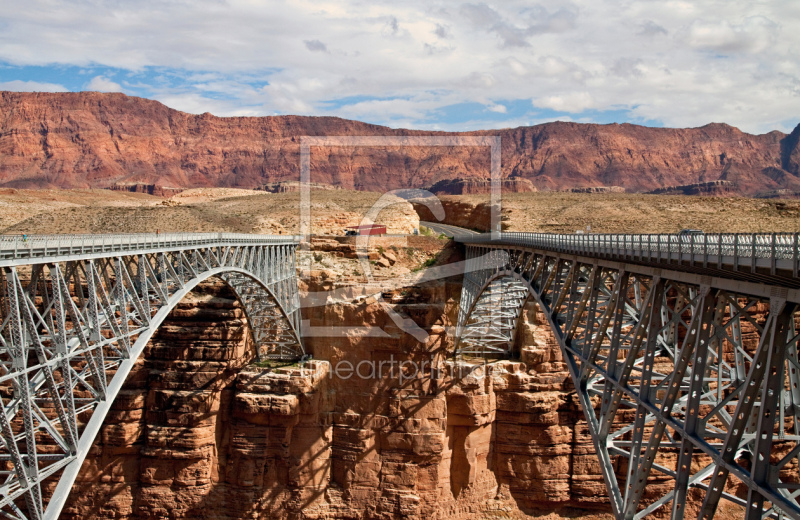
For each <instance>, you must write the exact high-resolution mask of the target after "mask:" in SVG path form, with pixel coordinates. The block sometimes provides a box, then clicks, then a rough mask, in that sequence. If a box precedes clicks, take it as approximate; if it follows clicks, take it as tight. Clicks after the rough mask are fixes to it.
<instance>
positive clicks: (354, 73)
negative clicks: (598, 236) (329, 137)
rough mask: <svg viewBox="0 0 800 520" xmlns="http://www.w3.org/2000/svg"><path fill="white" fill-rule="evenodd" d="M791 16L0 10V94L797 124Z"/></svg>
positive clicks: (476, 123)
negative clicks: (81, 94)
mask: <svg viewBox="0 0 800 520" xmlns="http://www.w3.org/2000/svg"><path fill="white" fill-rule="evenodd" d="M798 48H800V2H795V1H788V0H784V1H762V2H758V3H754V2H749V1H747V2H745V1H738V0H733V1H730V0H726V1H710V0H709V1H702V2H684V1H672V0H667V1H662V0H659V1H654V0H614V1H611V0H608V1H604V0H574V1H571V2H569V1H568V2H559V3H554V2H548V3H542V4H536V3H531V2H529V1H528V2H523V1H517V0H506V1H504V2H494V3H492V2H460V1H436V0H432V1H431V0H427V1H425V0H408V1H407V2H389V1H382V0H373V1H361V0H341V1H325V0H322V1H319V0H316V1H312V0H294V1H291V2H289V1H257V0H196V1H193V2H185V1H181V0H167V1H161V0H159V1H156V0H140V1H137V2H128V1H124V0H116V1H107V2H102V1H99V0H69V1H63V2H52V1H49V0H24V1H23V0H6V2H4V9H3V12H2V13H0V90H20V91H53V92H57V91H81V90H96V91H104V92H124V93H126V94H130V95H135V96H141V97H146V98H151V99H156V100H159V101H161V102H163V103H165V104H166V105H168V106H170V107H173V108H176V109H179V110H184V111H187V112H192V113H203V112H211V113H212V114H215V115H219V116H240V115H247V116H257V115H273V114H302V115H328V116H339V117H345V118H350V119H358V120H362V121H367V122H370V123H376V124H384V125H388V126H392V127H407V128H420V129H432V130H435V129H441V130H474V129H481V128H500V127H514V126H521V125H531V124H538V123H543V122H547V121H554V120H562V121H578V122H595V123H613V122H617V123H623V122H630V123H637V124H645V125H649V126H673V127H688V126H701V125H704V124H707V123H710V122H726V123H729V124H731V125H734V126H737V127H739V128H741V129H743V130H745V131H748V132H752V133H763V132H768V131H770V130H775V129H777V130H782V131H789V130H791V129H792V128H794V126H795V125H796V124H798V123H800V59H799V58H798V55H797V51H796V49H798Z"/></svg>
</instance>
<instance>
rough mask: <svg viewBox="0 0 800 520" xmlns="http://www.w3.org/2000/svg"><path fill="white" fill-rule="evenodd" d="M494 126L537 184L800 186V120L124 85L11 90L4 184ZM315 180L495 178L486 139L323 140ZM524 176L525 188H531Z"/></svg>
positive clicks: (267, 172) (0, 145)
mask: <svg viewBox="0 0 800 520" xmlns="http://www.w3.org/2000/svg"><path fill="white" fill-rule="evenodd" d="M421 135H490V136H499V137H500V138H501V165H502V176H503V177H504V178H507V179H508V178H511V179H519V180H521V181H524V180H528V181H530V182H531V183H532V184H533V186H534V187H535V188H537V189H539V190H556V191H557V190H568V189H571V188H587V187H596V186H619V187H622V188H624V189H625V190H626V191H629V192H645V191H652V190H655V189H658V188H663V187H665V186H683V185H689V184H694V183H704V182H709V181H717V180H724V181H729V182H732V183H735V185H736V193H738V194H746V195H753V194H757V193H759V192H762V191H770V190H772V191H774V190H790V191H800V169H798V157H800V145H799V144H798V135H800V127H799V128H798V129H795V131H793V132H792V133H791V134H790V135H788V136H787V135H786V134H783V133H781V132H778V131H774V132H770V133H768V134H763V135H751V134H746V133H744V132H742V131H740V130H738V129H736V128H733V127H731V126H728V125H725V124H717V123H713V124H708V125H705V126H703V127H700V128H686V129H672V128H649V127H643V126H637V125H631V124H622V125H618V124H610V125H596V124H579V123H567V122H554V123H546V124H541V125H536V126H531V127H520V128H514V129H503V130H496V131H494V130H493V131H479V132H468V133H464V134H446V133H442V132H423V131H415V130H404V129H391V128H387V127H382V126H377V125H371V124H366V123H361V122H358V121H348V120H344V119H338V118H332V117H301V116H270V117H249V118H248V117H227V118H220V117H215V116H213V115H211V114H208V113H205V114H202V115H191V114H186V113H183V112H179V111H177V110H172V109H170V108H168V107H166V106H164V105H162V104H161V103H158V102H156V101H151V100H147V99H141V98H135V97H128V96H125V95H124V94H116V93H111V94H101V93H97V92H82V93H16V92H2V93H0V186H5V187H17V188H48V187H58V188H87V187H92V188H107V187H115V186H116V187H117V188H118V189H130V186H135V185H143V186H149V185H152V186H153V188H147V190H148V191H149V190H151V189H152V190H153V192H154V193H155V192H158V191H159V190H166V189H167V188H192V187H209V186H219V187H242V188H255V187H257V186H262V185H265V184H270V183H275V182H281V181H297V180H298V179H299V172H300V141H301V139H302V137H303V136H396V137H405V136H421ZM310 171H311V180H312V181H314V182H317V183H323V184H330V185H334V186H337V187H341V188H347V189H358V190H372V191H380V192H383V191H387V190H392V189H402V188H423V187H426V186H432V185H435V184H436V183H437V182H440V181H449V180H454V179H460V178H466V179H485V178H486V177H487V176H488V175H489V172H490V154H489V150H488V148H487V147H482V148H477V147H450V148H430V147H413V146H400V147H316V146H315V147H312V149H311V159H310ZM520 189H522V188H521V187H520Z"/></svg>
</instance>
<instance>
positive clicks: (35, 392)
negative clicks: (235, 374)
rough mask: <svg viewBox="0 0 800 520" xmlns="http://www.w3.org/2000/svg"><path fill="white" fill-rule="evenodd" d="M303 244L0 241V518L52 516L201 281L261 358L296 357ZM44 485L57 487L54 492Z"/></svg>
mask: <svg viewBox="0 0 800 520" xmlns="http://www.w3.org/2000/svg"><path fill="white" fill-rule="evenodd" d="M298 242H299V239H298V238H297V237H271V236H259V235H235V234H217V233H214V234H210V233H209V234H159V235H106V236H103V235H98V236H94V235H86V236H63V237H59V236H48V237H43V236H37V237H25V238H24V239H22V238H20V237H14V238H13V239H11V240H9V239H6V240H2V241H0V291H2V292H1V293H0V296H2V305H0V309H2V322H1V323H0V397H2V404H3V414H2V416H1V417H0V515H2V516H5V517H7V518H19V519H23V518H35V519H54V518H57V516H58V514H59V512H60V511H61V508H62V507H63V505H64V503H65V502H66V499H67V496H68V494H69V492H70V490H71V487H72V483H73V482H74V480H75V478H76V476H77V474H78V471H79V470H80V467H81V464H82V462H83V460H84V458H85V457H86V455H87V453H88V452H89V449H90V448H91V445H92V443H93V441H94V438H95V436H96V434H97V433H98V432H99V430H100V427H101V425H102V422H103V420H104V418H105V416H106V414H107V412H108V410H109V408H110V406H111V403H112V402H113V401H114V399H115V398H116V396H117V394H118V392H119V391H120V389H121V387H122V385H123V383H124V381H125V379H126V377H127V375H128V373H129V372H130V370H131V368H132V367H133V365H134V363H135V361H136V359H137V358H138V356H139V355H140V354H141V353H142V351H143V350H144V347H145V346H146V344H147V342H148V341H149V340H150V338H151V337H152V335H153V334H154V332H155V331H156V329H157V328H158V326H159V325H160V324H161V322H162V321H163V320H164V318H166V316H167V315H168V314H169V312H170V311H171V310H172V309H173V308H174V307H175V306H176V305H177V304H178V302H180V300H181V299H183V298H184V297H185V296H186V295H187V294H188V293H189V292H190V291H191V290H192V289H193V288H194V287H196V286H197V284H198V283H200V282H202V281H203V280H206V279H208V278H211V277H217V278H220V279H222V280H224V281H225V282H226V283H227V284H228V285H229V286H230V287H231V288H232V289H233V290H234V291H235V293H236V295H237V297H238V299H239V301H240V302H241V304H242V307H243V309H244V311H245V314H246V316H247V319H248V321H249V324H250V329H251V331H252V334H253V340H254V344H255V345H256V348H257V352H258V354H259V355H261V356H266V357H270V358H280V359H296V358H299V357H301V356H302V355H303V346H302V343H301V340H300V336H299V330H300V303H299V296H298V293H297V280H296V274H295V249H296V247H297V245H298ZM45 482H48V483H55V482H57V485H56V487H55V490H54V491H52V493H50V492H48V491H47V489H46V488H45V486H43V483H45ZM48 489H52V487H51V486H49V487H48Z"/></svg>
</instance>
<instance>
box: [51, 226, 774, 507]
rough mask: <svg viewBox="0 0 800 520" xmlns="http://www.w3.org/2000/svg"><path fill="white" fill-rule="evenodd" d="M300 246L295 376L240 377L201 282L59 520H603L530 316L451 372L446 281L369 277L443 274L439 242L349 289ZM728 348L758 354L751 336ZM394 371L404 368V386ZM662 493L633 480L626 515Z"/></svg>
mask: <svg viewBox="0 0 800 520" xmlns="http://www.w3.org/2000/svg"><path fill="white" fill-rule="evenodd" d="M311 246H312V249H311V251H310V252H309V253H307V254H310V255H311V257H310V258H311V259H312V268H311V270H309V271H308V272H307V273H306V275H307V276H305V277H304V278H303V279H302V280H301V285H300V287H301V294H302V295H303V298H305V299H306V301H316V303H315V304H309V306H307V307H306V308H305V309H304V314H303V319H304V320H305V323H304V332H305V334H306V349H307V351H308V352H309V353H310V354H312V355H313V360H311V361H306V362H305V363H300V364H291V363H285V364H280V363H272V364H264V363H258V362H256V360H255V353H254V347H253V345H252V344H251V342H250V339H249V334H248V330H247V320H246V319H245V316H244V313H243V311H242V308H241V306H240V304H239V303H238V301H237V300H236V297H235V295H234V294H233V293H232V292H231V291H230V289H229V288H227V287H226V286H225V285H224V284H223V283H221V282H220V281H214V280H213V279H212V280H211V281H209V282H207V283H204V284H202V285H201V286H200V287H198V288H197V289H195V290H194V291H193V293H192V294H190V296H188V297H187V298H186V299H184V301H183V302H182V303H181V304H180V305H179V306H178V307H177V308H176V309H174V310H173V311H172V312H171V314H170V316H169V317H168V319H167V321H166V322H165V323H164V324H163V325H162V326H161V327H160V329H159V331H158V332H157V334H156V336H155V337H154V338H153V339H152V340H151V342H150V344H149V345H148V347H147V349H146V351H145V353H144V355H143V356H142V358H141V359H140V360H139V361H138V363H137V368H136V369H135V370H134V371H133V373H132V374H131V375H130V376H129V377H128V379H127V380H126V383H125V386H124V388H123V391H122V394H121V396H120V398H118V399H117V401H116V402H115V403H114V405H113V411H112V412H111V413H110V414H109V416H108V418H107V419H106V421H105V423H104V426H103V429H102V431H101V433H100V435H99V436H98V437H97V439H96V440H95V443H94V446H93V448H92V451H91V453H90V455H89V457H87V460H86V461H85V463H84V465H83V468H82V470H81V473H80V476H79V478H78V480H77V482H76V483H75V485H74V487H73V491H72V494H71V496H70V500H69V502H68V503H67V505H66V507H65V508H64V511H63V513H62V515H61V518H64V519H79V518H96V519H131V520H133V519H145V518H163V519H176V520H177V519H187V518H198V519H199V518H203V519H228V520H234V519H244V518H253V519H256V518H276V519H331V520H333V519H392V518H411V519H414V518H416V519H426V518H435V519H482V518H520V519H522V518H530V517H534V518H548V519H551V520H555V519H559V518H585V519H592V520H601V519H610V518H612V515H611V513H610V506H609V504H608V499H607V494H606V490H605V485H604V482H603V478H602V476H601V473H600V468H599V462H598V459H597V456H596V454H595V453H594V448H593V445H592V441H591V437H590V436H589V433H588V429H587V425H586V422H585V419H584V415H583V413H582V411H581V409H580V407H579V403H578V400H577V396H576V394H575V392H574V389H573V387H572V382H571V379H570V377H569V373H568V370H567V366H566V364H565V362H564V359H563V357H562V353H561V350H560V347H559V345H558V342H557V341H556V339H555V337H554V336H553V334H552V332H551V331H550V329H549V325H547V320H546V318H545V316H544V315H543V314H542V313H541V311H540V310H539V308H538V307H537V306H536V305H535V304H534V303H528V304H526V306H525V308H524V309H523V313H522V322H521V326H520V329H519V331H518V334H517V341H516V355H515V356H514V358H513V359H510V360H493V361H491V362H489V363H483V362H481V361H480V360H472V361H470V360H462V361H456V360H454V359H453V358H452V351H453V347H454V345H453V328H454V325H455V322H456V316H457V312H458V305H459V300H460V296H461V277H460V276H451V277H447V278H441V279H437V280H432V281H418V282H415V283H400V284H398V283H396V280H392V278H391V276H390V275H389V273H390V271H388V266H387V267H385V268H384V267H382V265H383V264H382V263H379V262H378V261H379V260H381V259H386V260H388V261H390V262H389V263H390V264H392V267H395V266H401V264H403V265H405V266H407V267H413V266H415V265H420V264H432V265H440V266H441V265H444V266H447V265H452V264H454V263H456V262H459V261H460V260H462V256H461V252H460V250H459V249H458V247H457V246H456V245H455V244H454V243H453V242H451V241H448V240H444V239H441V238H437V237H405V238H404V239H400V238H396V237H388V238H383V239H381V238H377V239H373V241H372V242H371V243H370V246H369V250H368V251H367V255H368V258H370V259H373V262H374V264H371V265H372V270H373V271H372V276H371V277H365V276H364V273H360V274H359V273H356V272H350V269H351V267H352V266H353V265H354V262H355V260H354V257H355V256H356V249H355V246H354V244H353V242H352V241H349V240H347V239H346V237H342V238H339V239H331V238H319V239H316V240H315V241H312V243H311ZM426 259H428V260H430V259H433V262H427V261H426ZM342 266H346V267H342ZM337 269H338V270H337ZM406 272H407V274H409V273H413V270H411V271H409V270H408V269H406ZM320 298H321V299H320ZM390 312H394V313H397V314H398V315H400V316H401V317H402V318H404V319H410V320H413V322H414V323H415V324H417V325H418V326H419V327H421V328H422V329H423V330H424V331H425V332H426V334H427V338H426V339H424V340H423V341H418V340H417V339H415V338H414V337H413V336H411V335H410V334H407V333H405V332H404V331H403V330H401V329H400V328H399V327H398V325H397V324H396V322H395V321H394V320H393V319H391V317H390V314H389V313H390ZM759 319H761V318H759ZM742 333H743V335H744V337H745V338H748V339H747V340H746V341H749V342H750V343H752V342H753V340H754V338H757V335H756V334H755V328H754V324H745V325H744V327H743V329H742ZM751 346H752V345H751ZM412 362H413V363H414V365H413V366H415V367H422V369H421V370H419V371H417V370H415V371H414V373H411V372H410V370H408V368H409V367H411V366H412V365H411V363H412ZM343 363H345V364H349V366H350V367H351V370H349V371H345V372H342V371H341V369H340V367H341V366H342V364H343ZM365 363H366V364H365ZM390 363H391V364H390ZM401 363H407V364H406V365H405V367H406V368H405V369H403V368H400V367H401ZM376 366H378V367H382V368H380V370H381V372H380V373H377V374H376V373H375V370H376V369H375V367H376ZM389 367H397V368H396V369H395V368H389ZM621 413H622V414H623V415H626V414H627V415H629V414H630V413H631V412H630V411H626V412H621ZM628 419H629V417H628ZM676 455H677V452H674V451H673V452H671V453H668V454H667V457H675V456H676ZM615 469H616V471H617V472H618V474H619V475H620V477H622V476H623V475H624V473H625V471H626V467H625V466H624V465H623V464H617V466H616V467H615ZM659 485H661V487H659ZM663 485H664V484H663V483H661V484H660V481H659V478H658V477H654V478H652V479H651V482H650V484H649V490H650V491H649V492H648V494H646V496H645V501H646V500H647V498H648V496H650V495H652V496H654V497H655V496H659V495H658V493H660V492H662V491H663ZM666 485H671V484H669V483H667V484H666ZM696 498H697V497H696V496H694V497H693V502H690V503H691V504H693V505H694V507H696V505H697V501H696ZM661 513H662V515H663V514H668V511H661ZM739 514H740V512H739V511H737V510H735V509H734V510H726V509H725V508H724V507H723V508H721V510H720V512H719V513H718V516H717V517H718V518H723V519H729V518H730V519H733V518H737V517H738V516H737V515H739Z"/></svg>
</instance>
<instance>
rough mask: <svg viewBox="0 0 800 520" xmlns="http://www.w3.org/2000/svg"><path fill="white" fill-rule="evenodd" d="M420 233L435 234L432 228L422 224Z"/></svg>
mask: <svg viewBox="0 0 800 520" xmlns="http://www.w3.org/2000/svg"><path fill="white" fill-rule="evenodd" d="M419 234H420V235H424V236H426V237H431V236H434V233H433V230H432V229H431V228H428V227H425V226H420V227H419Z"/></svg>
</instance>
